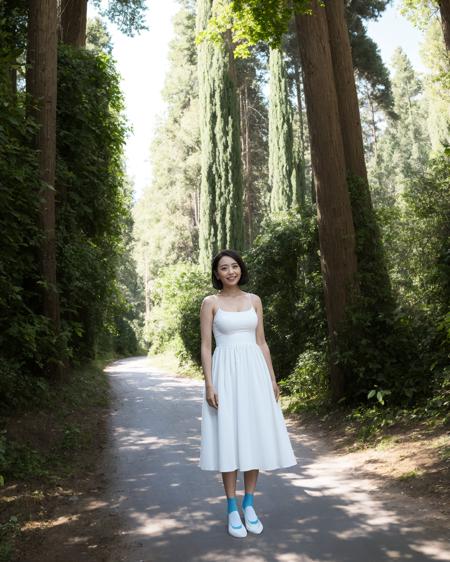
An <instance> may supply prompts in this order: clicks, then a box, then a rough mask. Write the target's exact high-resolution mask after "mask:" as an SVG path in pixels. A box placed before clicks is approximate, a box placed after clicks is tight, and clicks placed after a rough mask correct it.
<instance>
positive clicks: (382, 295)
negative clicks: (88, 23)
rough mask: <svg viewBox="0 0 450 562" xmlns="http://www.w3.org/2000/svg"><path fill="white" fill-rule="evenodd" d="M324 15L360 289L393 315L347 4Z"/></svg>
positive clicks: (328, 7) (337, 2) (337, 1)
mask: <svg viewBox="0 0 450 562" xmlns="http://www.w3.org/2000/svg"><path fill="white" fill-rule="evenodd" d="M325 11H326V16H327V24H328V36H329V39H330V48H331V59H332V63H333V72H334V83H335V88H336V93H337V99H338V108H339V120H340V125H341V134H342V140H343V143H344V154H345V162H346V171H347V174H349V176H350V181H352V186H351V187H352V194H351V205H352V211H353V219H354V226H355V230H356V235H357V237H358V248H359V250H358V255H357V257H358V259H359V273H360V274H361V275H362V277H361V282H360V289H361V292H362V293H365V294H372V295H374V294H377V302H375V303H374V307H375V308H377V309H378V311H383V312H386V313H388V311H392V309H393V306H394V302H393V299H392V291H391V285H390V280H389V273H388V271H387V268H386V263H385V259H384V252H383V243H382V240H381V232H380V230H379V227H378V223H377V220H376V217H375V213H374V210H373V204H372V197H371V194H370V188H369V182H368V179H367V169H366V162H365V156H364V143H363V134H362V128H361V118H360V113H359V102H358V94H357V91H356V84H355V74H354V71H353V60H352V51H351V46H350V39H349V34H348V28H347V22H346V19H345V5H344V0H333V2H326V3H325ZM369 229H370V234H369Z"/></svg>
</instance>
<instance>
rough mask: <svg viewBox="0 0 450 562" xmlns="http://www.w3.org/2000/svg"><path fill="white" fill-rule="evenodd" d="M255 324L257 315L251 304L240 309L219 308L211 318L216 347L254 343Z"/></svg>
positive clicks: (256, 323)
mask: <svg viewBox="0 0 450 562" xmlns="http://www.w3.org/2000/svg"><path fill="white" fill-rule="evenodd" d="M257 326H258V315H257V313H256V310H255V309H254V307H253V306H252V307H251V308H249V309H247V310H240V311H230V310H222V309H221V308H219V309H218V310H217V312H216V314H215V316H214V320H213V334H214V339H215V342H216V347H219V346H223V345H243V344H254V345H256V327H257Z"/></svg>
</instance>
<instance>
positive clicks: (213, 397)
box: [206, 384, 219, 408]
mask: <svg viewBox="0 0 450 562" xmlns="http://www.w3.org/2000/svg"><path fill="white" fill-rule="evenodd" d="M206 401H207V402H208V404H209V405H210V406H212V407H213V408H218V407H219V397H218V396H217V392H216V389H215V388H214V386H213V385H212V384H211V385H209V384H207V385H206Z"/></svg>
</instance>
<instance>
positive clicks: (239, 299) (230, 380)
mask: <svg viewBox="0 0 450 562" xmlns="http://www.w3.org/2000/svg"><path fill="white" fill-rule="evenodd" d="M211 277H212V283H213V285H214V287H215V288H216V289H218V290H219V291H218V293H217V294H215V295H209V296H207V297H205V299H204V300H203V302H202V305H201V309H200V326H201V338H202V343H201V358H202V367H203V374H204V378H205V387H204V393H203V404H202V424H201V433H202V440H201V449H200V462H199V467H200V468H201V469H202V470H219V471H220V472H221V473H222V480H223V484H224V488H225V493H226V496H227V503H228V532H229V533H230V534H231V535H232V536H234V537H245V536H247V530H248V531H250V532H251V533H255V534H259V533H261V532H262V530H263V525H262V523H261V521H260V519H259V518H258V517H257V515H256V512H255V509H254V504H253V495H254V491H255V488H256V481H257V478H258V474H259V470H260V469H261V470H274V469H276V468H284V467H288V466H293V465H295V464H297V460H296V458H295V455H294V452H293V450H292V446H291V443H290V440H289V435H288V433H287V429H286V424H285V421H284V418H283V413H282V411H281V407H280V405H279V402H278V399H279V394H280V391H279V388H278V385H277V382H276V379H275V374H274V371H273V367H272V361H271V358H270V351H269V347H268V345H267V343H266V340H265V337H264V327H263V309H262V304H261V299H260V298H259V297H258V296H257V295H254V294H251V293H245V292H244V291H242V290H241V288H240V286H241V285H245V284H246V283H248V272H247V268H246V266H245V264H244V262H243V260H242V258H241V256H240V255H239V254H238V253H237V252H235V251H234V250H222V251H221V252H220V253H219V254H217V255H216V256H215V257H214V259H213V262H212V272H211ZM211 332H213V333H214V339H215V343H216V348H215V350H214V353H213V355H212V357H211V339H212V338H211ZM238 470H241V471H242V472H244V484H245V496H244V500H243V503H242V509H243V513H244V521H245V527H244V525H243V524H242V520H241V517H240V515H239V512H238V509H237V504H236V479H237V471H238Z"/></svg>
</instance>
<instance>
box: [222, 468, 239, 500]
mask: <svg viewBox="0 0 450 562" xmlns="http://www.w3.org/2000/svg"><path fill="white" fill-rule="evenodd" d="M236 479H237V470H232V471H231V472H222V480H223V486H224V488H225V494H226V495H227V498H233V497H235V496H236Z"/></svg>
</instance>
